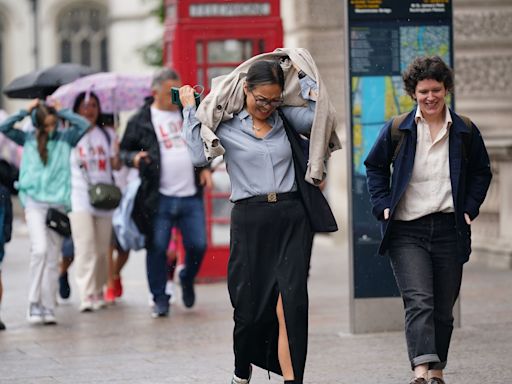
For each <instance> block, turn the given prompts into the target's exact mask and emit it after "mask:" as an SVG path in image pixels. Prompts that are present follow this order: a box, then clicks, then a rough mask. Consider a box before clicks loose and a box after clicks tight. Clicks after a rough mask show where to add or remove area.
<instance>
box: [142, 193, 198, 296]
mask: <svg viewBox="0 0 512 384" xmlns="http://www.w3.org/2000/svg"><path fill="white" fill-rule="evenodd" d="M173 227H177V228H178V229H179V230H180V232H181V235H182V238H183V246H184V248H185V268H184V269H182V270H181V272H180V280H181V281H182V282H186V283H193V281H194V278H195V276H196V275H197V272H198V271H199V267H200V266H201V261H202V260H203V256H204V253H205V251H206V226H205V217H204V206H203V199H202V198H201V197H196V196H190V197H174V196H165V195H162V194H160V197H159V202H158V210H157V213H156V216H155V217H154V218H153V235H152V237H151V240H150V245H149V248H148V250H147V258H146V267H147V274H148V283H149V289H150V291H151V294H152V295H153V300H154V301H155V303H163V304H166V303H168V301H169V299H170V296H169V295H167V294H166V293H165V285H166V283H167V257H166V251H167V247H168V246H169V241H170V239H171V229H172V228H173Z"/></svg>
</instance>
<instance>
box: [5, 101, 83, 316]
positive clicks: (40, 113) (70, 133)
mask: <svg viewBox="0 0 512 384" xmlns="http://www.w3.org/2000/svg"><path fill="white" fill-rule="evenodd" d="M26 116H30V117H31V119H32V124H33V126H34V127H35V130H33V131H28V132H24V131H22V130H19V129H16V128H14V124H15V123H16V122H18V121H20V120H22V119H23V118H25V117H26ZM61 119H63V120H67V121H68V122H69V127H68V128H64V129H61V128H62V127H61V122H60V120H61ZM89 126H90V123H89V122H88V121H87V120H86V119H84V118H82V117H81V116H79V115H77V114H75V113H73V112H71V111H70V110H67V109H64V110H59V109H58V107H57V106H49V105H47V104H45V103H43V102H42V101H40V100H34V101H32V102H31V103H30V104H29V106H28V109H27V110H21V111H19V112H18V113H17V114H14V115H12V116H10V117H9V118H7V119H6V120H5V121H4V122H3V123H2V124H1V125H0V132H3V133H4V134H5V135H6V136H7V137H8V138H10V139H11V140H13V141H14V142H15V143H17V144H18V145H22V146H23V156H22V159H21V165H20V177H19V182H18V189H19V197H20V201H21V203H22V205H23V207H24V209H25V218H26V221H27V226H28V229H29V234H30V287H29V308H28V314H27V318H28V321H29V322H30V323H33V324H36V323H45V324H55V323H56V321H57V320H56V317H55V300H56V295H57V279H58V276H59V257H60V249H61V245H62V240H63V238H62V236H61V235H60V234H58V233H57V232H54V231H53V230H51V229H49V228H48V227H47V226H46V215H47V212H48V209H49V208H57V209H59V210H62V211H66V210H68V209H69V207H70V168H69V157H70V153H71V151H72V150H73V147H74V146H75V145H76V144H77V143H78V141H79V140H80V139H81V137H82V136H83V135H84V134H85V132H86V131H87V129H88V128H89Z"/></svg>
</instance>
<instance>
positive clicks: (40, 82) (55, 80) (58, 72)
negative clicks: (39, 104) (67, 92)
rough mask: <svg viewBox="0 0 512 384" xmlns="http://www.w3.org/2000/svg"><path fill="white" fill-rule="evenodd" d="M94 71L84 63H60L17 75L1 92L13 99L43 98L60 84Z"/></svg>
mask: <svg viewBox="0 0 512 384" xmlns="http://www.w3.org/2000/svg"><path fill="white" fill-rule="evenodd" d="M96 72H97V71H95V70H94V69H92V68H91V67H87V66H85V65H80V64H73V63H61V64H57V65H54V66H52V67H48V68H45V69H39V70H37V71H32V72H30V73H27V74H26V75H23V76H20V77H17V78H15V79H14V80H13V81H11V82H10V83H9V84H8V85H7V86H6V87H5V88H4V91H3V92H4V94H6V95H7V96H8V97H12V98H14V99H33V98H36V97H39V98H41V99H44V98H46V96H48V95H51V94H52V93H53V92H54V91H55V90H56V89H57V88H59V87H60V86H61V85H62V84H67V83H70V82H72V81H73V80H76V79H78V78H79V77H82V76H87V75H91V74H93V73H96Z"/></svg>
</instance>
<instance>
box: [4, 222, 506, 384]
mask: <svg viewBox="0 0 512 384" xmlns="http://www.w3.org/2000/svg"><path fill="white" fill-rule="evenodd" d="M19 228H21V227H19ZM344 249H345V247H343V246H342V245H340V244H336V243H335V242H334V241H333V240H332V239H331V238H330V237H328V236H317V239H316V240H315V246H314V251H313V256H312V269H311V278H310V329H309V353H308V360H307V366H306V371H305V380H304V382H305V383H311V384H322V383H329V384H332V383H335V384H343V383H347V384H348V383H350V384H372V383H379V384H400V383H404V384H405V383H408V381H409V379H410V375H411V372H410V370H409V363H408V360H407V354H406V347H405V340H404V335H403V332H386V333H372V334H364V335H353V334H350V333H349V331H348V330H349V323H348V322H349V313H348V302H349V289H348V284H349V274H348V260H347V255H346V252H344V251H343V250H344ZM28 265H29V240H28V235H27V233H26V232H25V231H23V230H20V229H18V230H17V231H15V234H14V238H13V240H12V241H11V243H9V244H8V245H7V252H6V257H5V259H4V265H3V268H2V269H3V272H2V275H3V282H4V299H3V303H2V309H1V313H0V314H1V318H2V320H3V321H4V322H5V323H6V325H7V330H6V331H4V332H0V383H2V384H4V383H5V384H18V383H19V384H31V383H37V384H47V383H48V384H49V383H73V384H80V383H127V384H131V383H141V384H143V383H152V384H158V383H173V384H174V383H176V384H178V383H180V384H181V383H183V384H192V383H212V384H217V383H219V384H227V383H228V382H229V380H230V377H231V374H232V370H233V355H232V326H233V323H232V309H231V305H230V303H229V298H228V293H227V288H226V284H225V282H217V283H213V284H201V285H198V286H197V288H196V292H197V303H196V305H195V307H194V308H192V309H190V310H189V309H185V308H184V306H183V304H182V303H181V297H179V296H180V295H179V293H180V292H179V288H178V294H177V296H178V297H177V300H176V302H175V303H174V304H172V307H171V314H170V316H169V317H168V318H159V319H153V318H151V316H150V307H149V305H148V289H147V285H146V278H145V264H144V252H143V251H141V252H137V253H132V255H131V256H130V259H129V262H128V264H127V266H126V268H125V270H124V274H123V284H124V288H125V293H124V295H123V298H122V300H121V301H120V302H118V303H116V304H115V305H114V306H111V307H109V308H107V309H104V310H101V311H98V312H94V313H79V312H78V298H77V296H78V295H77V289H76V286H75V285H74V284H72V297H71V300H70V301H69V302H67V303H64V304H61V305H59V307H58V309H57V317H58V325H55V326H31V325H29V324H28V323H27V321H26V311H27V295H28ZM71 280H72V281H73V271H71ZM461 321H462V326H461V327H460V328H457V329H456V330H455V331H454V334H453V338H452V346H451V350H450V358H449V363H448V367H447V369H446V371H445V379H446V383H447V384H466V383H486V384H492V383H495V384H498V383H500V384H502V383H512V270H495V269H489V268H488V267H485V266H482V265H478V264H472V263H471V262H470V263H469V264H467V265H466V267H465V271H464V279H463V284H462V290H461ZM260 383H270V384H274V383H282V379H280V378H279V377H278V376H276V375H273V374H272V375H271V378H270V380H269V378H268V375H267V372H266V371H263V370H261V369H258V368H256V369H255V370H254V373H253V379H252V380H251V384H260Z"/></svg>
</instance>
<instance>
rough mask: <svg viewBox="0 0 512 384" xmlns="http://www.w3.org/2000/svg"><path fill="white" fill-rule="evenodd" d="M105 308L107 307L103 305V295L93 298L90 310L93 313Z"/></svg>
mask: <svg viewBox="0 0 512 384" xmlns="http://www.w3.org/2000/svg"><path fill="white" fill-rule="evenodd" d="M106 306H107V305H106V304H105V300H104V299H103V293H101V294H98V295H95V296H93V298H92V309H93V310H94V311H97V310H99V309H102V308H105V307H106Z"/></svg>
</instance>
